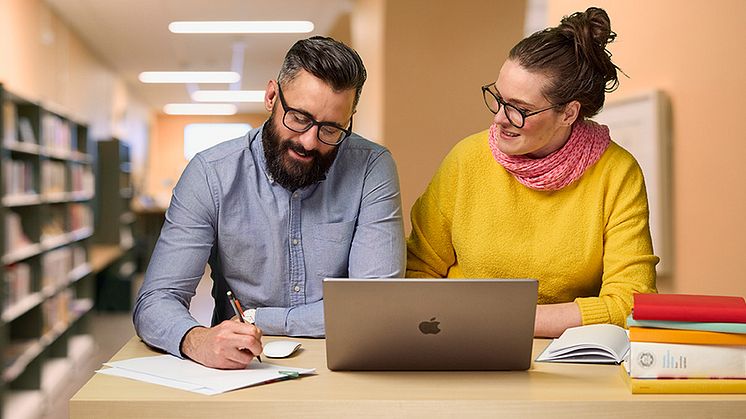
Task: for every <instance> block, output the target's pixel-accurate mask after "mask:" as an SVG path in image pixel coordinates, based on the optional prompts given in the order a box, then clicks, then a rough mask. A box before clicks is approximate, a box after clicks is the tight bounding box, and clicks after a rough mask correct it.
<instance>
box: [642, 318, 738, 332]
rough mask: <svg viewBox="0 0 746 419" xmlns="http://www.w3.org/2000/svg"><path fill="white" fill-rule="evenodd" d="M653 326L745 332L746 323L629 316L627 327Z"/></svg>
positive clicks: (658, 327)
mask: <svg viewBox="0 0 746 419" xmlns="http://www.w3.org/2000/svg"><path fill="white" fill-rule="evenodd" d="M631 326H636V327H652V328H656V329H679V330H704V331H708V332H723V333H745V334H746V323H707V322H673V321H668V320H635V319H633V318H632V315H631V314H630V315H629V316H627V327H631Z"/></svg>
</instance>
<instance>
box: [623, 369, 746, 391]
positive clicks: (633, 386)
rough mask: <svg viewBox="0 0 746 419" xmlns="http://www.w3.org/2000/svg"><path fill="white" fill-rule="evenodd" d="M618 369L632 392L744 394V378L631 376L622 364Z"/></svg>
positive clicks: (745, 381) (745, 382)
mask: <svg viewBox="0 0 746 419" xmlns="http://www.w3.org/2000/svg"><path fill="white" fill-rule="evenodd" d="M619 371H620V372H621V375H622V379H623V380H624V381H625V382H626V383H627V387H628V388H629V389H630V391H631V392H632V394H746V379H731V378H713V379H710V378H632V377H630V376H629V373H628V372H627V369H626V368H625V366H624V365H621V366H620V367H619Z"/></svg>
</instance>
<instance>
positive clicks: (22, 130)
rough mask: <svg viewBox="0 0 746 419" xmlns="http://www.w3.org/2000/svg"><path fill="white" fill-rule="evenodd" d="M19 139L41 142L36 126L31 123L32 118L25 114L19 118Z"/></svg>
mask: <svg viewBox="0 0 746 419" xmlns="http://www.w3.org/2000/svg"><path fill="white" fill-rule="evenodd" d="M18 133H19V134H20V135H19V136H18V139H19V140H21V142H24V143H30V144H39V142H38V141H37V140H36V134H34V127H33V126H32V125H31V120H30V119H28V118H26V117H25V116H20V117H19V118H18Z"/></svg>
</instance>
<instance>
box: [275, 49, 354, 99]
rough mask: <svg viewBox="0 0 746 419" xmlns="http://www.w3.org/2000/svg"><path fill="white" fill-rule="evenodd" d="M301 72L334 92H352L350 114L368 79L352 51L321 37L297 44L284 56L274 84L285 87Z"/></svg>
mask: <svg viewBox="0 0 746 419" xmlns="http://www.w3.org/2000/svg"><path fill="white" fill-rule="evenodd" d="M300 70H305V71H308V72H309V73H311V74H313V75H314V76H316V77H318V78H319V79H321V80H323V81H324V82H325V83H327V84H328V85H329V86H331V87H332V89H334V91H337V92H341V91H344V90H349V89H355V101H354V102H353V104H352V109H353V110H354V109H355V108H356V107H357V102H358V101H359V100H360V93H361V92H362V90H363V84H365V79H366V78H367V77H368V74H367V72H366V71H365V65H363V60H362V59H361V58H360V56H359V55H358V53H357V52H355V50H354V49H352V48H350V47H348V46H347V45H345V44H343V43H342V42H339V41H336V40H334V39H332V38H328V37H323V36H314V37H311V38H308V39H302V40H300V41H298V42H296V43H295V44H294V45H293V46H292V47H291V48H290V51H288V53H287V55H285V61H284V62H283V64H282V68H281V69H280V74H279V76H277V81H278V82H279V83H280V85H283V84H287V83H289V82H291V81H292V80H293V79H295V77H296V76H297V75H298V72H299V71H300Z"/></svg>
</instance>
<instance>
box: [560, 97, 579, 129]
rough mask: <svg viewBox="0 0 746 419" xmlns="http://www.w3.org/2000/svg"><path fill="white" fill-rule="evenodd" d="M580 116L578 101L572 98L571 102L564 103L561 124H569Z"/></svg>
mask: <svg viewBox="0 0 746 419" xmlns="http://www.w3.org/2000/svg"><path fill="white" fill-rule="evenodd" d="M578 116H580V102H578V101H577V100H573V101H572V102H570V103H568V104H567V105H565V109H564V110H563V111H562V125H566V126H570V125H572V124H574V123H575V121H576V120H577V119H578Z"/></svg>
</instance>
